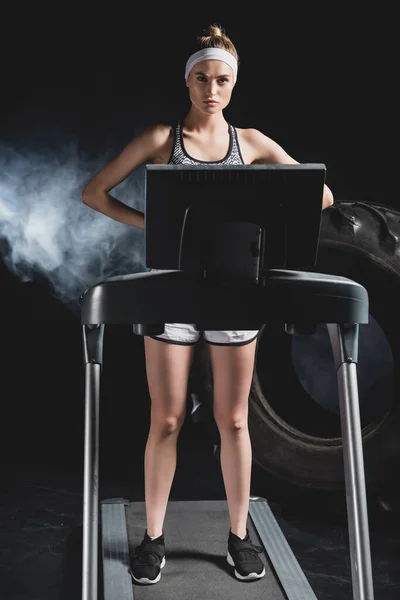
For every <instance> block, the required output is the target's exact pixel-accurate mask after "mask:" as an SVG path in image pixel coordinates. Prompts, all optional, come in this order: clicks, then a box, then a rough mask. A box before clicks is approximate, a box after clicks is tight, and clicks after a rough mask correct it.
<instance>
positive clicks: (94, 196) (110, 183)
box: [81, 125, 170, 229]
mask: <svg viewBox="0 0 400 600" xmlns="http://www.w3.org/2000/svg"><path fill="white" fill-rule="evenodd" d="M169 131H170V128H169V127H168V126H166V125H153V126H152V127H148V128H147V129H145V130H144V131H143V132H142V133H140V134H139V135H138V136H136V137H135V138H134V139H133V140H132V141H131V142H129V144H128V145H127V146H125V148H124V149H123V150H122V152H121V153H120V154H119V155H118V156H117V157H116V158H114V159H112V160H111V161H110V162H109V163H107V164H106V165H105V167H103V168H102V169H101V171H99V172H98V173H97V174H96V175H95V176H94V177H92V179H90V181H89V182H88V183H87V184H86V185H85V187H84V188H83V191H82V195H81V199H82V202H83V203H84V204H86V205H87V206H90V207H91V208H93V209H94V210H97V211H99V212H101V213H103V215H106V216H107V217H111V219H115V220H116V221H119V222H120V223H126V224H127V225H134V226H136V227H140V228H141V229H144V214H143V213H141V212H140V211H138V210H135V209H134V208H131V207H130V206H128V205H126V204H124V203H123V202H120V201H119V200H117V199H116V198H114V197H113V196H111V195H110V194H109V191H110V190H111V189H112V188H114V187H115V186H116V185H118V184H119V183H121V181H123V180H124V179H126V178H127V177H128V176H129V175H130V174H131V173H132V171H134V170H135V169H136V168H138V167H139V166H141V165H143V164H145V163H147V162H151V161H152V160H153V158H154V157H155V156H157V154H158V151H159V150H160V148H161V146H162V145H163V144H165V142H166V140H167V139H168V135H169Z"/></svg>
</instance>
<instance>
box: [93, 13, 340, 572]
mask: <svg viewBox="0 0 400 600" xmlns="http://www.w3.org/2000/svg"><path fill="white" fill-rule="evenodd" d="M198 42H199V51H197V52H195V53H194V54H192V55H191V56H190V57H189V59H188V60H187V63H186V69H185V80H186V86H187V88H188V90H189V96H190V101H191V106H190V109H189V111H188V113H187V114H186V116H185V117H184V118H182V119H180V120H179V121H178V122H177V123H175V124H174V125H172V126H171V125H163V124H157V125H154V126H152V127H149V128H147V129H146V130H144V131H143V132H142V133H141V134H139V135H138V136H137V137H135V138H134V139H133V140H132V141H131V142H130V143H129V144H128V145H127V146H126V147H125V148H124V149H123V150H122V152H121V153H120V154H119V156H117V157H116V158H114V159H113V160H112V161H111V162H109V163H108V164H107V165H106V166H105V167H104V168H103V169H102V170H101V171H100V172H99V173H97V174H96V175H95V176H94V177H93V178H92V179H91V180H90V181H89V183H88V184H87V185H86V186H85V188H84V190H83V192H82V201H83V202H84V203H85V204H87V205H88V206H90V207H91V208H93V209H95V210H98V211H100V212H101V213H103V214H105V215H107V216H109V217H111V218H112V219H115V220H117V221H120V222H122V223H127V224H130V225H134V226H136V227H141V228H142V229H143V228H144V215H143V213H141V212H139V211H137V210H135V209H133V208H131V207H129V206H127V205H126V204H124V203H122V202H120V201H119V200H117V199H116V198H114V197H113V196H111V195H110V194H109V192H110V190H112V189H113V188H114V187H115V186H116V185H117V184H119V183H120V182H121V181H123V180H124V179H125V178H126V177H128V176H129V175H130V174H131V173H132V172H133V171H134V170H135V169H137V168H138V167H139V166H141V165H143V164H146V163H162V164H180V163H183V164H221V165H224V164H247V165H250V164H256V163H284V164H299V163H298V162H297V161H296V160H294V159H293V158H292V157H291V156H289V154H287V152H285V150H284V149H283V148H282V147H281V146H280V145H279V144H277V143H276V142H274V141H273V140H272V139H271V138H269V137H268V136H266V135H264V134H263V133H261V132H260V131H258V130H257V129H239V128H235V127H233V126H232V125H231V124H229V123H227V121H226V120H225V118H224V112H223V111H224V109H225V108H226V107H227V106H228V104H229V102H230V100H231V96H232V92H233V90H234V87H235V83H236V78H237V71H238V63H239V57H238V53H237V51H236V49H235V46H234V45H233V43H232V41H231V40H230V39H229V37H227V35H225V32H224V31H223V30H222V29H221V28H220V27H219V26H217V25H211V26H209V27H208V31H207V32H205V35H203V36H200V37H199V38H198ZM321 203H322V209H324V208H326V207H328V206H330V205H331V204H333V196H332V192H331V191H330V189H329V188H328V187H327V186H326V185H325V187H324V191H323V197H322V198H321ZM201 333H202V335H203V336H204V339H205V341H206V342H207V343H208V344H209V348H210V356H211V363H212V371H213V380H214V417H215V422H216V424H217V426H218V429H219V433H220V437H221V469H222V474H223V480H224V485H225V490H226V497H227V503H228V509H229V517H230V531H229V534H228V552H227V559H228V562H229V564H231V565H232V566H234V573H235V576H236V577H237V578H238V579H240V580H252V579H259V578H261V577H263V576H264V575H265V569H264V564H263V562H262V560H261V558H260V556H259V554H260V553H261V551H262V550H261V548H260V547H258V546H255V545H254V544H253V543H252V541H251V539H250V537H249V532H248V530H247V527H246V524H247V517H248V508H249V499H250V480H251V466H252V449H251V441H250V437H249V430H248V424H247V417H248V397H249V392H250V386H251V381H252V377H253V369H254V359H255V350H256V341H257V335H258V331H203V332H201ZM199 335H200V332H198V331H196V330H195V329H194V325H193V324H182V323H169V324H166V325H165V331H164V334H162V335H158V336H145V338H144V346H145V358H146V373H147V378H148V386H149V393H150V397H151V422H150V431H149V435H148V439H147V444H146V450H145V459H144V472H145V505H146V519H147V529H146V532H145V534H144V539H143V541H142V543H141V544H140V546H137V547H136V552H135V555H134V556H133V557H132V568H131V575H132V577H133V579H134V581H136V582H139V583H156V582H158V581H159V580H160V577H161V569H162V568H163V567H164V565H165V539H164V535H163V524H164V518H165V513H166V509H167V503H168V498H169V494H170V489H171V485H172V482H173V478H174V474H175V469H176V449H177V439H178V436H179V432H180V430H181V427H182V425H183V423H184V420H185V415H186V396H187V385H188V377H189V372H190V368H191V364H192V360H193V356H194V350H195V343H196V341H197V340H198V338H199ZM200 535H204V532H202V533H200Z"/></svg>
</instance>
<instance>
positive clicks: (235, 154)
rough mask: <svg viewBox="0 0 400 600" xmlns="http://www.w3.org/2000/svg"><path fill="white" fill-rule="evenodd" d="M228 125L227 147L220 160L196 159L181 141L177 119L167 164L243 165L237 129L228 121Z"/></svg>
mask: <svg viewBox="0 0 400 600" xmlns="http://www.w3.org/2000/svg"><path fill="white" fill-rule="evenodd" d="M228 126H229V138H230V142H229V149H228V153H227V155H226V156H225V157H224V158H223V159H221V160H215V161H209V160H198V159H195V158H193V157H192V156H190V155H189V154H188V153H187V152H186V149H185V146H184V143H183V135H182V127H181V121H178V123H177V124H176V127H175V132H174V144H173V147H172V152H171V156H170V159H169V161H168V164H170V165H182V164H183V165H197V164H207V165H243V164H244V160H243V157H242V153H241V151H240V147H239V142H238V137H237V131H236V129H235V127H233V125H231V124H230V123H228Z"/></svg>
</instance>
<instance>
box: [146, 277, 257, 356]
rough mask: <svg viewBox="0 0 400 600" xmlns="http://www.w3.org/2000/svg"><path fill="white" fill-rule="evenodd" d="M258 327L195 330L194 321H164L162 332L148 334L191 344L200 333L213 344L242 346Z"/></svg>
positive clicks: (169, 340) (157, 337) (254, 337)
mask: <svg viewBox="0 0 400 600" xmlns="http://www.w3.org/2000/svg"><path fill="white" fill-rule="evenodd" d="M161 270H162V269H151V270H150V271H151V272H153V271H161ZM259 331H260V330H259V329H257V330H251V331H204V330H201V331H197V329H195V327H194V323H190V324H189V323H165V327H164V333H162V334H160V335H150V336H149V337H151V338H153V339H154V340H160V341H161V342H167V343H169V344H182V345H184V346H191V345H192V344H195V343H196V342H197V341H198V340H199V339H200V336H201V335H202V336H203V337H204V339H205V341H206V342H207V343H209V344H213V345H215V346H244V345H245V344H250V343H251V342H252V341H254V340H255V339H256V338H257V336H258V334H259Z"/></svg>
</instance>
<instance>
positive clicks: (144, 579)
mask: <svg viewBox="0 0 400 600" xmlns="http://www.w3.org/2000/svg"><path fill="white" fill-rule="evenodd" d="M166 562H167V561H166V560H165V556H164V557H163V559H162V561H161V565H160V572H159V574H158V575H157V577H156V578H155V579H148V578H147V577H142V578H141V579H136V577H135V576H134V574H133V573H132V570H131V569H130V570H129V573H130V574H131V577H132V579H133V580H134V581H136V582H137V583H158V582H159V581H160V579H161V569H163V568H164V567H165V563H166Z"/></svg>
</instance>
